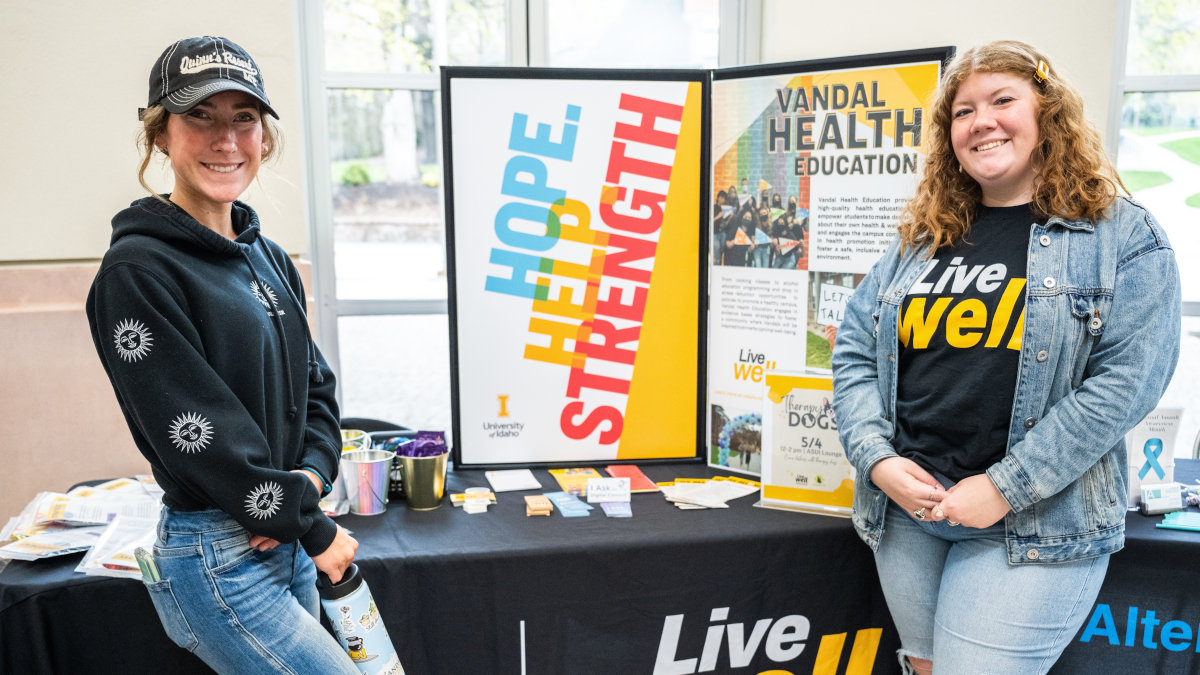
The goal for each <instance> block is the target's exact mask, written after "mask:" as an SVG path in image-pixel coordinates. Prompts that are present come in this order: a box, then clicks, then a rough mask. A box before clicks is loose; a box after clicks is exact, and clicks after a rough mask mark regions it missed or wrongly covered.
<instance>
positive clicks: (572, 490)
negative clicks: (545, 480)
mask: <svg viewBox="0 0 1200 675" xmlns="http://www.w3.org/2000/svg"><path fill="white" fill-rule="evenodd" d="M550 475H551V476H554V480H556V481H558V485H559V487H561V488H562V489H563V492H566V493H569V494H573V495H576V496H578V497H584V496H586V495H587V482H588V479H589V478H600V477H601V476H600V472H598V471H596V470H595V469H593V468H591V467H583V468H571V469H550Z"/></svg>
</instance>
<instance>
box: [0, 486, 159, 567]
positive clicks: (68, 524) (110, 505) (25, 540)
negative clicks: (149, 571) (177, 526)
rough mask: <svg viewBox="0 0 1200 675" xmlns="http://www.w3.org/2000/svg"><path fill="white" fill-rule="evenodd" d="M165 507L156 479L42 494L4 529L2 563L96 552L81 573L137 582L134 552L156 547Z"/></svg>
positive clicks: (1, 533)
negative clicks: (158, 529)
mask: <svg viewBox="0 0 1200 675" xmlns="http://www.w3.org/2000/svg"><path fill="white" fill-rule="evenodd" d="M161 507H162V489H161V488H160V487H159V486H158V484H157V483H155V481H154V478H153V477H152V476H137V477H136V478H118V479H116V480H111V481H108V482H106V483H102V484H100V485H96V486H92V487H80V488H76V489H74V490H71V491H70V492H67V493H58V492H42V493H39V494H38V495H37V496H36V497H34V498H33V500H32V501H30V502H29V504H27V505H26V506H25V508H24V509H23V510H22V511H21V514H20V515H18V516H16V517H14V518H10V519H9V520H8V523H7V524H6V525H5V526H4V528H3V529H0V558H10V559H14V560H40V559H42V558H52V557H55V556H60V555H67V554H69V553H78V552H79V551H85V550H88V549H92V552H91V554H90V555H88V556H86V557H85V558H84V561H83V562H82V563H81V564H80V565H79V567H77V568H76V571H79V572H83V573H84V574H99V575H103V576H131V577H133V578H137V577H138V576H139V574H138V566H137V562H136V560H135V559H134V557H133V550H134V548H136V547H137V546H139V545H146V546H149V545H152V544H153V542H154V534H155V524H156V523H157V522H158V512H159V510H160V509H161Z"/></svg>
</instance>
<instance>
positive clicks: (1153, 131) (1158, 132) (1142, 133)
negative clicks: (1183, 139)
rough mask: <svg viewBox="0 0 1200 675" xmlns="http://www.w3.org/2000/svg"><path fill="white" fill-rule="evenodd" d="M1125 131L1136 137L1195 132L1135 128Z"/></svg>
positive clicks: (1185, 128) (1185, 129)
mask: <svg viewBox="0 0 1200 675" xmlns="http://www.w3.org/2000/svg"><path fill="white" fill-rule="evenodd" d="M1125 131H1129V132H1132V133H1134V134H1137V135H1138V136H1161V135H1163V134H1178V133H1181V132H1184V131H1195V129H1192V128H1191V127H1137V128H1135V129H1130V128H1126V129H1125Z"/></svg>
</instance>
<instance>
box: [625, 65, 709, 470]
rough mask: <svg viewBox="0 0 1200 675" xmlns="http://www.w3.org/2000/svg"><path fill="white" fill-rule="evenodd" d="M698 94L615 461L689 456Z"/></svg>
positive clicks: (690, 110) (685, 125)
mask: <svg viewBox="0 0 1200 675" xmlns="http://www.w3.org/2000/svg"><path fill="white" fill-rule="evenodd" d="M702 94H703V88H702V86H701V83H699V82H692V83H690V84H689V85H688V92H687V100H686V103H685V104H684V111H683V119H682V120H681V121H680V125H681V126H680V129H679V140H678V143H677V145H676V146H675V164H674V166H673V167H672V169H671V182H670V187H669V188H668V192H667V203H666V206H665V207H664V208H663V222H662V228H661V230H660V232H659V240H658V250H657V252H656V255H655V260H654V272H653V274H652V277H651V284H650V290H649V293H648V295H647V297H646V311H645V314H644V315H643V323H642V332H641V334H640V335H639V339H638V350H637V357H636V360H635V361H634V370H633V381H632V382H631V383H630V385H629V400H628V403H627V404H626V408H625V425H624V428H623V430H622V432H621V442H620V446H619V448H618V449H617V458H618V459H639V458H646V457H692V456H694V455H695V454H696V425H697V424H698V421H697V415H696V401H697V396H698V392H697V391H696V386H697V385H696V375H695V373H696V368H697V364H698V363H699V355H698V353H697V351H698V349H699V344H698V342H699V341H698V340H697V339H696V330H697V328H696V327H697V326H698V325H699V321H700V318H699V311H700V309H699V305H700V298H699V292H700V291H699V288H698V284H697V282H696V269H697V265H698V264H699V261H698V258H697V256H698V253H697V252H698V251H699V250H700V227H699V223H700V194H699V187H700V142H701V138H700V135H701V133H700V132H701V128H700V111H701V103H702V101H701V96H702Z"/></svg>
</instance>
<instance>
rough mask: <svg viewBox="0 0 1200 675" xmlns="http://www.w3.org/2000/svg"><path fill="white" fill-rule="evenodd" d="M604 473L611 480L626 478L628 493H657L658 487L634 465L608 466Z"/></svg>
mask: <svg viewBox="0 0 1200 675" xmlns="http://www.w3.org/2000/svg"><path fill="white" fill-rule="evenodd" d="M604 471H605V473H607V474H608V475H610V476H612V477H613V478H628V479H629V491H630V492H658V487H657V486H655V485H654V482H653V481H651V480H650V479H649V478H647V477H646V474H644V473H642V470H641V468H639V467H638V465H636V464H610V465H608V466H607V467H605V468H604Z"/></svg>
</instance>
